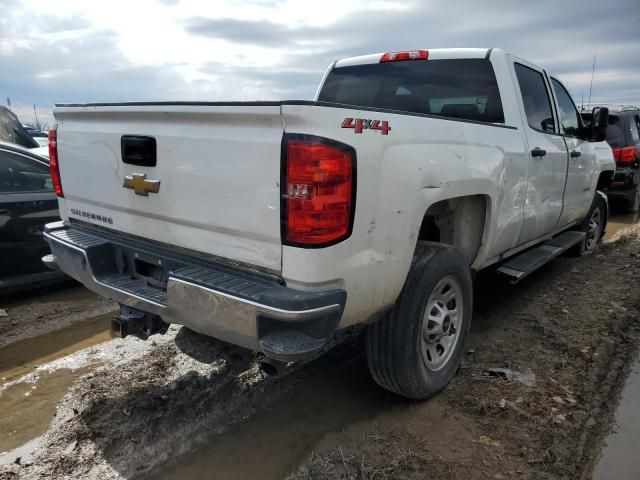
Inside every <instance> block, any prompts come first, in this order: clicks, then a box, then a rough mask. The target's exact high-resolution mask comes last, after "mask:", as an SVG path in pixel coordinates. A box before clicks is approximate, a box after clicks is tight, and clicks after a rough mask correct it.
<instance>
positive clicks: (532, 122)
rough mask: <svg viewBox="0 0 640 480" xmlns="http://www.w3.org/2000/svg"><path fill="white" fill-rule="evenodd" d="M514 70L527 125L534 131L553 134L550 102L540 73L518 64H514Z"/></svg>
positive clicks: (553, 125) (554, 127) (553, 127)
mask: <svg viewBox="0 0 640 480" xmlns="http://www.w3.org/2000/svg"><path fill="white" fill-rule="evenodd" d="M515 70H516V76H517V77H518V83H519V84H520V93H521V94H522V100H523V102H524V112H525V114H526V115H527V123H529V126H530V127H531V128H533V129H535V130H539V131H541V132H544V133H555V131H556V126H555V122H554V120H553V113H552V110H551V100H550V99H549V92H547V86H546V84H545V81H544V77H543V76H542V74H541V73H540V72H537V71H535V70H533V69H531V68H529V67H525V66H524V65H521V64H519V63H516V64H515Z"/></svg>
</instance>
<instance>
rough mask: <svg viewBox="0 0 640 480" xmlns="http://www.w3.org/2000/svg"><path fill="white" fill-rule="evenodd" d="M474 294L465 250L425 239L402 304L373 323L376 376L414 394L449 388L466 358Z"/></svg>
mask: <svg viewBox="0 0 640 480" xmlns="http://www.w3.org/2000/svg"><path fill="white" fill-rule="evenodd" d="M472 298H473V287H472V281H471V272H470V270H469V266H468V265H467V262H466V260H465V258H464V256H463V255H462V254H461V253H460V252H459V251H458V250H456V249H455V248H453V247H449V246H446V245H440V244H436V243H427V242H425V243H423V244H421V245H419V246H418V248H417V249H416V254H415V256H414V261H413V264H412V266H411V270H410V271H409V275H408V276H407V280H406V282H405V285H404V288H403V289H402V292H401V294H400V297H399V298H398V301H397V302H396V305H395V306H394V307H393V309H392V310H391V311H390V312H389V314H388V315H387V317H386V318H384V319H382V320H380V321H378V322H377V323H374V324H373V325H370V326H369V327H368V329H367V335H366V336H367V338H366V345H367V363H368V365H369V371H370V372H371V375H372V377H373V378H374V380H375V381H376V382H377V383H378V384H379V385H380V386H382V387H383V388H386V389H387V390H391V391H393V392H396V393H398V394H400V395H403V396H405V397H409V398H414V399H427V398H430V397H432V396H433V395H435V394H437V393H438V392H440V391H441V390H442V389H443V388H445V387H446V386H447V384H448V383H449V382H450V381H451V379H452V378H453V376H454V375H455V373H456V370H457V369H458V365H459V364H460V359H461V357H462V351H463V344H464V339H465V337H466V335H467V333H468V331H469V326H470V324H471V315H472Z"/></svg>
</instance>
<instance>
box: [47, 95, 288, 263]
mask: <svg viewBox="0 0 640 480" xmlns="http://www.w3.org/2000/svg"><path fill="white" fill-rule="evenodd" d="M54 115H55V118H56V121H57V123H58V158H59V162H60V175H61V181H62V188H63V190H64V198H65V201H64V202H61V208H62V210H63V211H62V212H61V213H62V216H63V218H69V219H71V220H82V221H85V222H90V223H92V224H95V225H100V226H103V227H107V228H110V229H113V230H116V231H120V232H125V233H127V234H131V235H136V236H139V237H143V238H147V239H151V240H155V241H158V242H162V243H165V244H169V245H175V246H178V247H182V248H186V249H190V250H195V251H198V252H204V253H207V254H210V255H212V256H217V257H222V258H226V259H230V260H233V261H238V262H241V263H246V264H249V265H254V266H258V267H263V268H265V269H268V270H272V271H277V272H279V271H280V270H281V242H280V149H281V140H282V132H283V125H282V120H281V115H280V106H279V105H278V104H250V105H247V104H244V105H207V104H186V105H185V104H183V105H161V104H155V105H154V104H129V105H127V104H123V105H102V106H59V107H57V108H56V109H55V111H54ZM123 136H147V137H152V138H154V139H155V142H156V165H155V166H142V165H135V164H133V165H132V164H126V163H124V162H123V159H122V152H121V142H122V138H123ZM136 174H137V175H136ZM141 175H146V179H147V180H156V181H159V182H160V184H159V188H158V191H157V193H154V192H153V191H150V192H147V195H141V194H137V193H136V191H134V189H131V188H125V187H124V186H123V184H124V182H125V177H127V176H128V177H130V178H133V177H138V179H140V177H141ZM140 180H141V179H140ZM143 189H144V186H142V184H139V185H138V190H139V193H142V190H143Z"/></svg>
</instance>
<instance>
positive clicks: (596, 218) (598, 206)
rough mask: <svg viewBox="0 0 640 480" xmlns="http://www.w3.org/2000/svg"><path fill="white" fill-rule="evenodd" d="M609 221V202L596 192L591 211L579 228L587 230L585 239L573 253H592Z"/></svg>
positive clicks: (574, 248)
mask: <svg viewBox="0 0 640 480" xmlns="http://www.w3.org/2000/svg"><path fill="white" fill-rule="evenodd" d="M606 221H607V202H606V201H605V199H604V198H603V197H602V195H600V193H598V192H596V196H595V198H594V199H593V203H592V204H591V208H590V209H589V213H587V216H586V217H585V218H584V220H583V221H582V223H581V224H580V226H579V227H578V230H581V231H583V232H585V234H586V236H585V238H584V240H582V241H581V242H580V243H578V244H577V245H576V246H575V247H573V249H572V250H571V253H572V254H573V255H588V254H590V253H592V252H593V251H594V250H595V249H596V247H597V246H598V243H599V242H600V240H602V237H603V235H604V227H605V225H606Z"/></svg>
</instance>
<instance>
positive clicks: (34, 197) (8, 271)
mask: <svg viewBox="0 0 640 480" xmlns="http://www.w3.org/2000/svg"><path fill="white" fill-rule="evenodd" d="M57 220H59V213H58V201H57V197H56V195H55V193H53V186H52V184H51V177H50V175H49V163H48V160H47V159H46V158H44V157H41V156H39V155H36V154H34V153H33V152H31V151H29V149H26V148H23V147H20V146H19V145H15V144H11V143H7V142H3V141H0V295H6V294H8V293H10V292H13V291H16V290H19V289H23V288H25V287H36V286H44V285H47V284H50V283H53V282H57V281H59V280H60V279H64V278H65V277H64V275H63V274H61V273H60V272H56V271H51V270H49V269H48V268H47V267H46V266H45V265H44V264H43V263H42V260H41V259H42V257H43V256H45V255H47V254H48V253H49V247H48V246H47V244H46V242H45V240H44V238H43V237H42V230H43V226H44V225H45V224H46V223H49V222H55V221H57Z"/></svg>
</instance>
